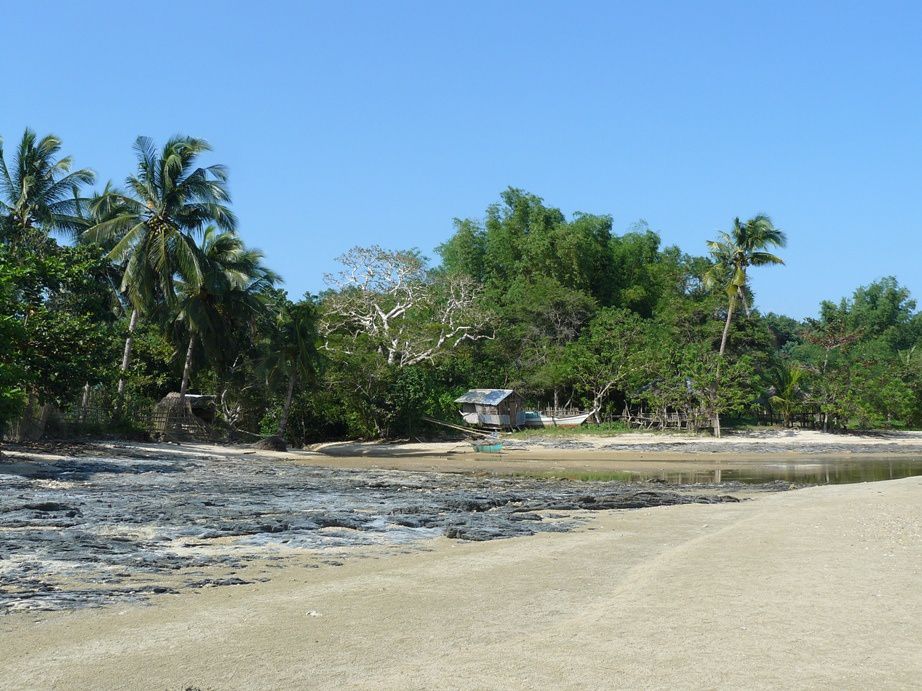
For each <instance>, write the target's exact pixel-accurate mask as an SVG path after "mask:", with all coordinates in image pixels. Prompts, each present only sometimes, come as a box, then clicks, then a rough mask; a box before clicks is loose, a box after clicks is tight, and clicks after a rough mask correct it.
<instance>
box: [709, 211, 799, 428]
mask: <svg viewBox="0 0 922 691" xmlns="http://www.w3.org/2000/svg"><path fill="white" fill-rule="evenodd" d="M707 244H708V250H709V251H710V253H711V258H712V260H713V264H712V265H711V268H710V269H709V270H708V272H707V273H706V274H705V276H704V284H705V286H706V287H708V288H714V287H718V286H719V287H721V288H723V290H724V292H725V293H726V295H727V317H726V320H725V322H724V329H723V334H722V335H721V337H720V352H719V359H718V365H717V368H718V369H717V376H716V377H715V387H716V386H719V382H720V361H721V360H723V356H724V352H725V351H726V349H727V337H728V336H729V334H730V323H731V321H732V320H733V312H734V309H735V308H736V304H737V300H739V301H741V302H742V303H743V308H744V309H745V311H746V314H747V316H748V315H749V300H748V298H747V291H748V290H749V285H748V280H749V274H748V269H749V267H750V266H770V265H773V264H784V260H783V259H781V257H778V256H777V255H774V254H772V253H770V252H768V251H766V248H769V247H784V246H785V244H787V237H786V236H785V234H784V232H783V231H781V230H779V229H778V228H776V227H775V226H774V224H773V223H772V221H771V219H770V218H769V217H768V216H766V215H764V214H759V215H758V216H753V217H752V218H750V219H749V220H748V221H746V222H745V223H744V222H741V221H740V219H739V218H735V219H733V227H732V228H731V229H730V232H729V233H726V232H721V233H720V235H719V236H718V239H717V240H709V241H708V243H707ZM713 393H714V395H715V396H714V397H715V399H716V390H715V391H714V392H713ZM714 434H715V435H716V436H718V437H719V436H720V414H719V412H717V411H716V410H715V412H714Z"/></svg>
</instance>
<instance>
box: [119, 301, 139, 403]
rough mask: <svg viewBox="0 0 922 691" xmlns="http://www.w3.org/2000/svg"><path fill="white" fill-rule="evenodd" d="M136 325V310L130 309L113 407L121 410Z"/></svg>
mask: <svg viewBox="0 0 922 691" xmlns="http://www.w3.org/2000/svg"><path fill="white" fill-rule="evenodd" d="M137 325H138V310H136V309H134V310H131V319H130V320H129V321H128V336H127V337H126V338H125V350H124V352H123V353H122V367H121V369H120V370H119V377H118V397H117V398H116V403H115V408H116V410H121V407H122V400H123V399H124V398H125V376H126V374H127V372H128V365H130V364H131V346H132V344H133V343H134V330H135V327H136V326H137Z"/></svg>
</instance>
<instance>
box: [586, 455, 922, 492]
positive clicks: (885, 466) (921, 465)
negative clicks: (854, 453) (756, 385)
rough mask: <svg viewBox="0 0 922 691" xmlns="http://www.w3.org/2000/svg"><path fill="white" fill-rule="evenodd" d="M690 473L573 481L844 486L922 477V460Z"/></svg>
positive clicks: (791, 463)
mask: <svg viewBox="0 0 922 691" xmlns="http://www.w3.org/2000/svg"><path fill="white" fill-rule="evenodd" d="M695 466H697V467H695V468H694V469H691V470H673V469H669V470H662V469H655V468H650V469H649V470H643V469H638V470H633V469H632V470H627V471H620V472H618V473H616V474H612V477H609V478H604V477H586V478H575V477H573V478H570V479H590V480H602V479H608V480H620V481H621V482H649V481H651V480H655V481H661V482H666V483H669V484H695V483H702V482H704V483H726V482H742V483H746V484H764V483H768V482H791V483H795V484H798V485H803V484H809V485H841V484H849V483H855V482H877V481H880V480H898V479H900V478H904V477H915V476H917V475H922V458H905V457H904V458H873V459H867V458H865V459H854V458H823V459H809V458H804V459H796V460H784V461H777V460H771V461H768V460H766V461H761V460H759V461H752V462H748V463H744V462H726V461H714V462H713V463H711V464H710V467H708V468H702V467H701V466H702V462H697V461H696V463H695Z"/></svg>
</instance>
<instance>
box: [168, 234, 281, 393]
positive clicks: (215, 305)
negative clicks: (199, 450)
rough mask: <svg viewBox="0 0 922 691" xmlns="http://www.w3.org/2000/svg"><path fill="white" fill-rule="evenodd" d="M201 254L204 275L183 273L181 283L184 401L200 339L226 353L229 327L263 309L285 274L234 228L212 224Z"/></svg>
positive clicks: (178, 313) (211, 349) (209, 348)
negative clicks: (193, 277) (265, 297)
mask: <svg viewBox="0 0 922 691" xmlns="http://www.w3.org/2000/svg"><path fill="white" fill-rule="evenodd" d="M197 254H198V258H197V261H198V265H199V268H200V271H201V273H200V276H201V280H199V281H189V280H186V279H184V278H180V279H179V280H178V281H177V284H176V295H177V299H176V307H177V311H176V320H175V323H176V325H177V326H179V327H180V330H181V331H182V332H183V333H184V335H185V337H186V339H187V344H186V356H185V361H184V364H183V374H182V383H181V385H180V388H179V397H180V403H182V402H183V401H184V400H185V396H186V393H187V392H188V389H189V382H190V380H191V377H192V364H193V355H194V352H195V346H196V344H197V343H199V344H201V346H202V348H203V349H204V350H205V352H206V353H211V354H212V355H214V356H215V357H216V358H218V357H220V356H221V354H222V350H223V345H224V343H225V341H224V336H225V335H226V333H228V332H229V331H231V330H232V329H233V328H234V325H235V324H240V323H241V322H245V321H247V320H251V319H252V318H253V317H255V316H256V315H257V314H259V313H260V312H261V311H263V310H264V309H265V303H264V301H263V300H262V296H263V295H264V294H265V292H266V291H267V290H268V289H269V288H271V287H272V286H273V285H275V283H277V282H278V281H279V280H280V279H279V276H278V275H277V274H276V273H275V272H273V271H272V270H271V269H269V268H267V267H266V266H264V265H263V264H262V259H263V253H262V252H260V251H259V250H255V249H250V248H247V247H246V246H245V245H244V244H243V241H242V240H241V239H240V237H239V236H238V235H237V234H236V233H234V232H231V231H224V232H220V231H218V229H216V228H215V227H214V226H209V227H207V228H206V229H205V231H204V233H203V238H202V244H201V247H200V248H199V249H197Z"/></svg>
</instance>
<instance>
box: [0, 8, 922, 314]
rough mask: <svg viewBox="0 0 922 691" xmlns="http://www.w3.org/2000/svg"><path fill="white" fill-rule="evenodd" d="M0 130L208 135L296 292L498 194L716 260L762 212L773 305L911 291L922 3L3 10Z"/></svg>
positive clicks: (120, 160)
mask: <svg viewBox="0 0 922 691" xmlns="http://www.w3.org/2000/svg"><path fill="white" fill-rule="evenodd" d="M0 7H2V10H0V16H2V19H3V21H2V24H0V64H3V65H4V66H5V69H4V78H3V83H2V88H0V134H2V135H3V137H4V139H5V140H6V141H7V142H8V143H10V142H12V141H14V140H16V139H17V138H18V137H19V136H20V135H21V132H22V130H23V128H24V127H26V126H30V127H32V128H33V129H36V130H37V131H38V132H39V133H46V132H54V133H56V134H58V135H59V136H60V137H62V139H63V140H64V145H65V150H66V151H67V152H69V153H71V154H73V155H74V156H75V158H76V162H77V164H78V165H81V166H89V167H91V168H93V169H94V170H96V171H97V173H98V174H99V176H100V178H101V181H104V180H105V179H110V178H111V179H114V180H116V181H121V180H122V179H123V178H124V176H125V175H126V173H128V172H129V171H130V170H131V169H132V167H133V157H132V152H131V144H132V142H133V140H134V138H135V137H136V136H137V135H138V134H145V135H149V136H152V137H154V138H155V139H157V140H158V141H161V142H162V141H163V140H164V139H165V138H166V137H168V136H169V135H171V134H174V133H176V132H182V133H184V134H190V135H195V136H200V137H204V138H206V139H208V140H209V141H210V142H211V143H212V145H213V146H214V149H215V151H214V154H213V155H212V157H211V159H210V160H211V162H222V163H225V164H227V165H228V166H229V167H230V169H231V179H230V183H231V190H232V192H233V195H234V208H235V210H236V212H237V214H238V215H239V217H240V220H241V232H242V234H243V235H244V237H245V239H246V240H247V242H248V243H249V244H251V245H254V246H257V247H260V248H261V249H263V250H264V251H265V252H266V254H267V257H268V261H269V263H270V265H271V266H272V267H273V268H275V269H276V270H277V271H279V272H280V273H281V274H282V275H283V276H284V277H285V279H286V286H287V288H288V290H289V292H290V293H292V294H293V295H299V294H301V293H303V292H304V291H308V290H309V291H318V290H320V289H321V288H322V287H323V282H322V274H323V273H324V272H327V271H331V270H334V269H335V267H336V262H335V258H336V257H337V256H338V255H340V254H342V253H343V252H344V251H346V250H347V249H348V248H350V247H352V246H354V245H368V244H372V243H378V244H381V245H383V246H386V247H389V248H404V247H413V246H415V247H419V248H420V249H422V250H423V252H424V253H426V254H428V255H429V256H434V252H433V248H434V247H435V246H436V245H438V244H439V243H441V242H442V241H444V240H445V239H446V238H447V237H448V236H449V235H450V233H451V229H452V225H451V219H452V218H453V217H480V216H482V214H483V211H484V209H485V208H486V206H487V205H488V204H490V203H491V202H493V201H496V200H497V198H498V195H499V192H500V191H501V190H503V189H504V188H505V187H507V186H510V185H512V186H516V187H521V188H524V189H526V190H528V191H530V192H533V193H535V194H538V195H540V196H542V197H543V198H544V199H545V201H546V202H547V203H548V204H551V205H553V206H557V207H559V208H561V209H563V210H564V211H565V212H566V213H568V214H569V213H572V212H574V211H585V212H592V213H608V214H611V215H612V216H613V217H614V220H615V229H616V231H617V232H619V233H620V232H624V231H625V230H627V229H628V228H629V227H630V226H631V225H632V224H633V223H634V222H636V221H637V220H638V219H645V220H646V221H647V222H648V223H649V224H650V226H651V227H652V228H654V229H655V230H657V231H659V232H660V233H661V235H662V238H663V240H664V244H677V245H679V246H680V247H681V248H682V249H683V250H685V251H687V252H690V253H699V254H701V253H704V242H705V240H707V239H708V238H711V237H713V236H714V235H715V233H716V232H717V231H718V230H721V229H726V228H728V226H729V224H730V222H731V220H732V219H733V217H734V216H742V217H747V216H751V215H753V214H755V213H758V212H766V213H768V214H770V215H771V216H772V218H773V219H774V220H775V223H776V225H778V226H779V227H781V228H782V229H784V230H785V231H786V232H787V233H788V236H789V247H788V249H786V250H785V251H784V253H783V254H784V257H785V258H786V259H787V266H786V267H782V268H777V269H764V270H759V271H756V272H754V273H753V284H754V287H755V290H756V292H757V303H758V304H759V306H760V307H761V308H762V309H763V310H764V311H769V310H771V311H778V312H783V313H786V314H789V315H791V316H795V317H803V316H806V315H811V314H814V313H815V312H816V309H817V306H818V304H819V301H820V300H822V299H826V298H832V299H838V298H840V297H842V296H845V295H848V294H850V293H851V292H852V291H853V290H854V288H856V287H857V286H858V285H860V284H866V283H868V282H870V281H873V280H875V279H877V278H880V277H882V276H885V275H895V276H896V277H897V278H898V279H899V280H900V282H902V283H903V284H905V285H907V286H908V287H909V288H910V289H911V290H912V291H913V294H914V295H916V296H918V297H919V298H920V299H922V272H920V271H919V270H918V263H919V260H920V257H922V253H920V242H922V213H920V211H922V210H920V200H922V165H920V161H922V155H920V154H922V117H920V116H922V41H920V40H919V36H922V3H918V2H875V3H868V2H846V1H839V2H779V1H775V2H742V1H740V2H695V3H691V2H636V3H623V2H553V3H552V2H508V1H504V2H500V1H499V0H496V1H495V2H472V1H466V2H453V3H447V2H423V1H419V2H403V1H402V2H363V3H359V2H333V1H330V2H326V3H308V2H263V3H243V2H240V3H231V2H198V1H197V2H169V1H162V2H157V3H124V2H119V3H115V2H93V1H92V0H90V1H88V2H85V3H70V2H66V3H65V2H60V3H54V2H43V3H38V2H30V3H26V2H15V1H13V0H6V1H5V2H0Z"/></svg>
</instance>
